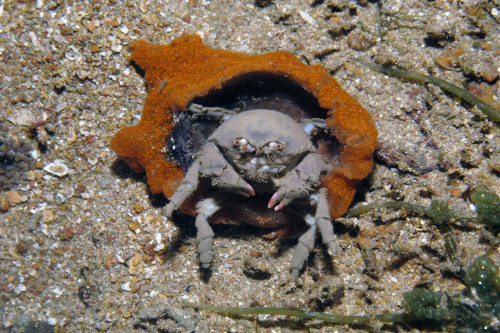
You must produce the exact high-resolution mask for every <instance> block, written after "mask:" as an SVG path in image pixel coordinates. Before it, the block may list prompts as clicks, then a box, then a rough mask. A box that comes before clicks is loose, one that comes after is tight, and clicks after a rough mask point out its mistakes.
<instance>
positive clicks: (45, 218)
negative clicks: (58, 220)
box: [42, 209, 54, 223]
mask: <svg viewBox="0 0 500 333" xmlns="http://www.w3.org/2000/svg"><path fill="white" fill-rule="evenodd" d="M53 220H54V213H52V211H51V210H48V209H47V210H44V211H43V212H42V222H43V223H49V222H52V221H53Z"/></svg>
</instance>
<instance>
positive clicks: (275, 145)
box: [269, 142, 283, 151]
mask: <svg viewBox="0 0 500 333" xmlns="http://www.w3.org/2000/svg"><path fill="white" fill-rule="evenodd" d="M269 150H271V151H277V150H283V144H282V143H280V142H270V143H269Z"/></svg>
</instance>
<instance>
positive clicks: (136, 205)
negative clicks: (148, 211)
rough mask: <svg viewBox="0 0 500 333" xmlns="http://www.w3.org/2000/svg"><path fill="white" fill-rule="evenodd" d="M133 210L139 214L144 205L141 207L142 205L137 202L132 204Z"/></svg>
mask: <svg viewBox="0 0 500 333" xmlns="http://www.w3.org/2000/svg"><path fill="white" fill-rule="evenodd" d="M134 210H135V212H136V213H137V214H140V213H142V212H143V211H144V207H142V206H141V205H139V204H135V205H134Z"/></svg>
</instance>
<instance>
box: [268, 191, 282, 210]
mask: <svg viewBox="0 0 500 333" xmlns="http://www.w3.org/2000/svg"><path fill="white" fill-rule="evenodd" d="M281 197H283V195H282V193H280V191H276V192H275V193H274V194H273V196H272V197H271V199H270V200H269V203H268V204H267V208H273V207H274V205H276V204H277V203H278V201H280V200H281ZM284 206H285V203H284V202H280V203H279V204H278V205H277V206H276V207H274V210H275V211H278V210H280V209H282V208H283V207H284Z"/></svg>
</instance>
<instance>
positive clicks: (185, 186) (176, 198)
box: [164, 157, 201, 218]
mask: <svg viewBox="0 0 500 333" xmlns="http://www.w3.org/2000/svg"><path fill="white" fill-rule="evenodd" d="M200 167H201V158H200V157H198V158H197V159H196V160H194V162H193V164H191V166H190V167H189V169H188V171H187V172H186V176H184V179H182V182H181V184H180V185H179V187H178V188H177V190H175V193H174V194H173V195H172V196H171V197H170V199H169V200H170V201H169V203H168V204H167V206H166V207H165V209H164V211H165V215H166V216H167V218H170V217H172V214H173V213H174V212H175V211H176V210H177V209H179V207H180V206H182V204H183V203H184V201H186V199H187V198H189V197H190V196H191V194H193V192H194V191H195V190H196V188H197V187H198V183H199V174H200Z"/></svg>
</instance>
